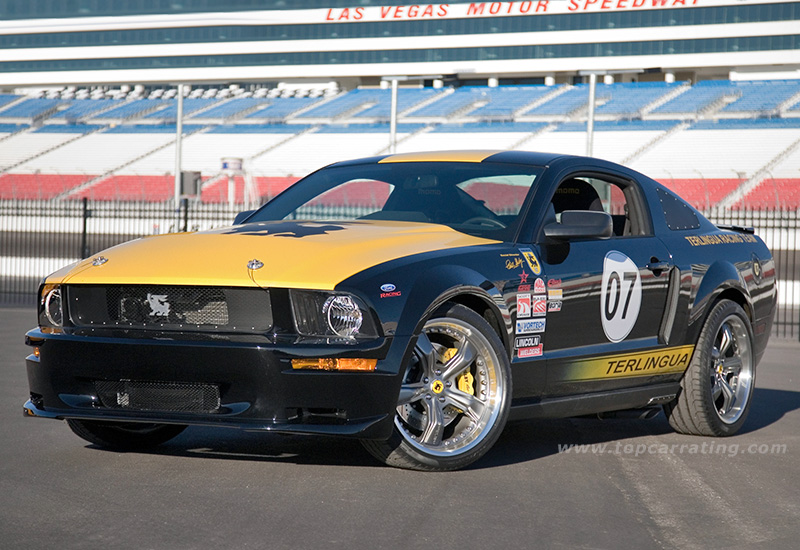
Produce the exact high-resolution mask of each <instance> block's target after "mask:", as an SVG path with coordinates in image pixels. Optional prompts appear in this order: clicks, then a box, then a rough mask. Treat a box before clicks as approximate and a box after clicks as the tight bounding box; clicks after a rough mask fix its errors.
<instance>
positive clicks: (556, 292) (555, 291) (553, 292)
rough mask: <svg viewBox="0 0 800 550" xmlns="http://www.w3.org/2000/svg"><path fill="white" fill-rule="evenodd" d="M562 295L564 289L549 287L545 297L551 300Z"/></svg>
mask: <svg viewBox="0 0 800 550" xmlns="http://www.w3.org/2000/svg"><path fill="white" fill-rule="evenodd" d="M563 296H564V291H562V290H561V289H560V288H551V289H549V290H548V291H547V297H548V298H550V299H551V300H560V299H561V298H563Z"/></svg>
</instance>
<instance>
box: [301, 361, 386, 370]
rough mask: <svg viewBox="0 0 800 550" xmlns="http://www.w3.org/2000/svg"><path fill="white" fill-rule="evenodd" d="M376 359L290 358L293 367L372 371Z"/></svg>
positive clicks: (375, 364) (376, 362)
mask: <svg viewBox="0 0 800 550" xmlns="http://www.w3.org/2000/svg"><path fill="white" fill-rule="evenodd" d="M377 364H378V360H377V359H331V358H319V359H292V368H293V369H313V370H348V371H374V370H375V367H376V366H377Z"/></svg>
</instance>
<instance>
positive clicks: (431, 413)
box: [395, 318, 505, 456]
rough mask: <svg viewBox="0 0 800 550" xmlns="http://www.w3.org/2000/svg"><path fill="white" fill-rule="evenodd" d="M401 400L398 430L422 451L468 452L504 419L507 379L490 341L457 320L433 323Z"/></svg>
mask: <svg viewBox="0 0 800 550" xmlns="http://www.w3.org/2000/svg"><path fill="white" fill-rule="evenodd" d="M414 356H415V357H414V361H412V363H411V364H410V365H409V368H408V370H407V372H406V377H405V380H404V383H403V386H402V388H401V389H400V398H399V400H398V406H397V415H396V416H395V426H396V427H397V429H398V430H399V431H400V433H401V434H402V435H403V437H404V438H405V439H406V441H408V443H409V444H410V445H411V446H413V447H415V448H417V449H419V450H420V451H422V452H424V453H427V454H430V455H434V456H446V455H450V454H455V453H459V452H464V451H468V450H469V449H470V448H472V447H474V446H476V445H478V444H479V443H480V442H481V440H482V439H483V438H484V437H485V436H486V433H487V431H488V430H487V428H490V427H491V426H493V425H494V423H495V421H496V420H497V417H498V415H499V413H500V403H501V399H502V395H503V393H504V390H505V388H504V379H503V377H501V376H499V375H498V369H499V360H498V357H497V354H496V353H495V351H494V350H493V349H492V346H491V345H490V344H489V341H488V340H487V339H486V337H485V336H483V335H482V334H481V333H480V332H478V331H477V330H476V329H475V328H474V327H472V326H470V325H469V324H467V323H465V322H463V321H461V320H459V319H453V318H440V319H434V320H432V321H429V322H428V323H427V324H426V325H425V329H424V331H423V333H422V334H421V335H420V336H419V340H418V341H417V346H416V349H415V353H414Z"/></svg>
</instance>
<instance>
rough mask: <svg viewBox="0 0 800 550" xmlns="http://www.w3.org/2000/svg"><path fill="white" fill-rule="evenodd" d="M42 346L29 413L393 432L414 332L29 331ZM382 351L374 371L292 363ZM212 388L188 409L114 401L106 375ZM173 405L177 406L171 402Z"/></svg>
mask: <svg viewBox="0 0 800 550" xmlns="http://www.w3.org/2000/svg"><path fill="white" fill-rule="evenodd" d="M26 342H27V343H28V344H29V345H31V346H36V347H37V348H38V351H39V354H38V357H37V356H36V355H34V354H31V355H29V356H28V357H27V359H26V363H27V373H28V383H29V386H30V392H31V397H30V400H29V401H28V402H27V403H25V405H24V408H23V412H24V414H25V415H26V416H34V417H43V418H56V419H67V418H76V419H91V420H109V421H112V420H113V421H127V422H155V423H172V424H187V425H206V426H227V427H233V428H240V429H246V430H266V431H274V432H285V433H306V434H324V435H337V436H350V437H358V438H363V439H387V438H388V437H389V436H390V435H391V431H392V423H393V417H394V410H395V407H396V404H397V397H398V393H399V390H400V382H401V373H400V372H399V365H401V364H403V359H404V354H405V353H406V350H407V349H409V348H408V346H409V343H410V339H409V338H401V337H395V338H391V339H385V340H380V341H376V342H374V343H371V344H370V345H364V344H361V345H359V346H354V347H349V346H348V347H345V346H342V347H339V348H336V347H334V346H320V345H317V346H308V345H306V346H298V345H285V344H284V345H280V344H272V343H267V342H264V343H254V342H235V341H224V342H218V341H209V340H202V341H193V340H188V339H186V340H181V339H170V340H154V339H133V338H114V337H87V336H83V335H73V334H44V333H42V332H41V331H40V330H39V329H34V330H31V331H30V332H28V333H27V335H26ZM337 356H348V357H356V356H357V357H364V358H376V359H378V364H377V369H376V371H375V372H330V371H316V370H295V369H292V366H291V359H293V358H299V357H337ZM110 382H118V383H125V384H129V383H134V384H136V383H141V384H154V385H161V386H170V385H172V386H174V385H181V386H192V385H202V386H211V387H214V388H217V389H218V396H219V400H218V402H219V406H218V407H217V408H215V409H214V410H213V411H200V412H186V411H179V410H152V408H147V409H142V408H138V407H128V406H126V402H125V400H122V399H119V398H118V401H119V402H120V403H121V404H120V405H118V406H117V405H114V406H109V403H108V399H105V401H104V400H103V399H102V398H101V396H100V395H99V391H98V386H101V385H102V384H104V383H110ZM168 408H169V407H168Z"/></svg>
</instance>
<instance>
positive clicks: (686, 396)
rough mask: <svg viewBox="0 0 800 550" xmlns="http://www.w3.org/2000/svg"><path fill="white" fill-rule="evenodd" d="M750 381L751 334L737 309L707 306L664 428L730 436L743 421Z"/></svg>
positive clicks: (752, 366) (752, 370)
mask: <svg viewBox="0 0 800 550" xmlns="http://www.w3.org/2000/svg"><path fill="white" fill-rule="evenodd" d="M755 379H756V363H755V357H754V356H753V330H752V328H751V327H750V320H749V318H748V317H747V313H746V312H745V311H744V309H742V306H740V305H739V304H737V303H736V302H733V301H731V300H720V301H719V302H717V303H716V304H714V306H713V307H712V308H711V311H710V312H709V314H708V317H707V318H706V320H705V322H704V323H703V328H702V330H701V331H700V336H699V337H698V339H697V346H696V347H695V350H694V354H693V355H692V360H691V362H690V363H689V368H688V369H686V372H685V373H684V375H683V379H682V380H681V388H680V391H679V392H678V395H677V397H676V398H675V400H674V401H672V402H670V403H667V404H665V405H664V412H665V413H666V415H667V419H668V420H669V423H670V425H671V426H672V427H673V428H675V430H676V431H678V432H680V433H685V434H692V435H710V436H728V435H733V434H735V433H736V432H737V431H739V429H741V427H742V424H744V421H745V420H746V418H747V413H748V411H749V410H750V401H751V400H752V399H751V397H752V395H753V388H754V387H755Z"/></svg>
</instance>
